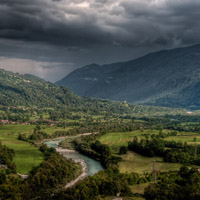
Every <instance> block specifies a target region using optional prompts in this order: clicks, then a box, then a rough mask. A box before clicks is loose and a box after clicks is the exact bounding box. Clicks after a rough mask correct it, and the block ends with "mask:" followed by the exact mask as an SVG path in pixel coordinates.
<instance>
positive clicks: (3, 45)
mask: <svg viewBox="0 0 200 200" xmlns="http://www.w3.org/2000/svg"><path fill="white" fill-rule="evenodd" d="M199 10H200V1H199V0H73V1H72V0H34V1H27V0H1V1H0V56H3V57H7V58H10V59H11V58H12V57H17V58H19V59H32V60H34V61H35V62H49V63H50V62H52V63H54V64H55V63H59V62H60V63H62V65H63V66H65V63H66V68H68V67H69V65H68V63H72V64H71V65H70V70H72V68H76V67H80V66H83V65H85V64H88V63H92V62H97V63H99V64H104V63H108V62H115V61H123V60H128V59H133V58H135V57H137V56H140V55H143V54H145V53H148V52H149V51H155V50H159V49H163V48H173V47H179V46H184V45H190V44H196V43H200V34H199V32H200V21H199V19H200V12H199ZM26 63H28V62H26ZM40 64H41V63H40ZM67 66H68V67H67ZM31 67H34V66H33V65H30V64H29V69H30V68H31ZM40 67H41V66H40ZM48 67H49V69H51V71H52V73H53V70H52V67H51V66H50V64H48V65H46V68H48ZM46 68H45V69H46ZM61 68H62V67H60V66H59V69H60V71H62V72H63V70H61ZM38 69H39V68H38ZM57 69H58V68H57ZM70 70H66V71H67V72H69V71H70ZM43 71H45V70H43ZM46 73H47V72H46ZM51 76H52V77H53V74H52V75H51ZM45 77H47V75H46V76H45ZM56 77H58V76H57V75H56ZM52 80H54V79H53V78H52Z"/></svg>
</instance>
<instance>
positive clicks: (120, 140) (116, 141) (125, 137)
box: [100, 130, 167, 153]
mask: <svg viewBox="0 0 200 200" xmlns="http://www.w3.org/2000/svg"><path fill="white" fill-rule="evenodd" d="M164 132H167V131H166V130H165V131H164ZM158 133H159V131H158V130H144V131H141V130H137V131H131V132H117V133H108V134H105V135H103V136H102V137H101V138H100V142H102V143H103V144H107V145H109V146H110V147H111V149H112V151H113V152H114V153H118V152H119V148H120V146H123V145H126V146H127V145H128V142H129V141H132V140H133V138H134V136H137V137H138V138H144V136H142V135H143V134H149V135H150V134H158Z"/></svg>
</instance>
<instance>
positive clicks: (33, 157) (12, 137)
mask: <svg viewBox="0 0 200 200" xmlns="http://www.w3.org/2000/svg"><path fill="white" fill-rule="evenodd" d="M34 128H35V126H33V125H3V126H0V141H1V142H2V144H4V145H6V146H8V147H10V148H12V149H14V150H15V157H14V163H15V164H16V169H17V172H18V173H20V174H28V173H29V172H30V170H31V169H33V167H36V166H38V165H39V164H40V163H41V162H42V161H43V160H44V158H43V155H42V153H41V152H40V151H39V149H38V148H36V147H35V146H33V145H31V144H30V143H28V142H24V141H20V140H18V139H17V137H18V134H19V133H27V134H30V133H31V132H32V131H33V129H34Z"/></svg>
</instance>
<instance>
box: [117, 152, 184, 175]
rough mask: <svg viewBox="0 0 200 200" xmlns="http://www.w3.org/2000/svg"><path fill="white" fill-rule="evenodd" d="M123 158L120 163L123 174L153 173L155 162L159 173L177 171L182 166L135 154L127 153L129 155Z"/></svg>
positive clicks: (158, 158)
mask: <svg viewBox="0 0 200 200" xmlns="http://www.w3.org/2000/svg"><path fill="white" fill-rule="evenodd" d="M121 157H122V161H121V162H119V170H120V172H122V173H125V172H128V173H130V172H136V173H139V174H143V173H144V172H152V167H153V162H154V161H156V169H157V170H158V171H169V170H171V171H175V170H179V169H180V167H181V166H182V165H181V164H178V163H165V162H163V160H162V158H160V157H153V158H149V157H144V156H141V155H139V154H137V153H133V152H127V154H125V155H122V156H121Z"/></svg>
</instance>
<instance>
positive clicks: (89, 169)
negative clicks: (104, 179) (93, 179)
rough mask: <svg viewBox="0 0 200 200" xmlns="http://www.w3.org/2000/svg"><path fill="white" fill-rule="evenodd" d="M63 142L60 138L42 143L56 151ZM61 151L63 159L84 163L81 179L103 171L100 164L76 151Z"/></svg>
mask: <svg viewBox="0 0 200 200" xmlns="http://www.w3.org/2000/svg"><path fill="white" fill-rule="evenodd" d="M63 140H65V139H64V138H62V139H55V140H49V141H45V142H44V143H45V144H46V145H47V146H49V147H53V148H56V149H58V148H59V146H58V145H59V143H60V142H61V141H63ZM62 150H63V151H62V154H63V156H64V157H65V158H71V159H73V160H74V161H77V160H79V161H82V163H85V176H83V177H82V178H85V177H86V176H92V175H94V174H96V173H97V172H99V171H101V170H103V169H104V168H103V167H102V165H101V163H100V162H98V161H96V160H94V159H92V158H89V157H87V156H84V155H82V154H80V153H78V152H76V151H65V150H64V149H62Z"/></svg>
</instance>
